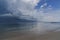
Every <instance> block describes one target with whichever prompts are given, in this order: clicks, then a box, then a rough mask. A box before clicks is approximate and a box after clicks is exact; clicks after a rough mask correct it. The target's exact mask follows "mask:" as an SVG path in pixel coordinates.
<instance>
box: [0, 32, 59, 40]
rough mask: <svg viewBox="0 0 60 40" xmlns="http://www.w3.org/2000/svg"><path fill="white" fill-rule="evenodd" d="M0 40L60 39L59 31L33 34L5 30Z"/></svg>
mask: <svg viewBox="0 0 60 40" xmlns="http://www.w3.org/2000/svg"><path fill="white" fill-rule="evenodd" d="M0 40H60V31H58V32H47V33H45V34H35V33H30V32H7V33H4V34H3V36H0Z"/></svg>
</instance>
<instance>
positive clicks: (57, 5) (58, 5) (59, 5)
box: [37, 0, 60, 9]
mask: <svg viewBox="0 0 60 40" xmlns="http://www.w3.org/2000/svg"><path fill="white" fill-rule="evenodd" d="M45 2H46V3H47V4H48V5H51V6H52V7H53V8H54V9H60V0H46V1H45V0H41V1H40V2H39V3H38V6H37V8H39V7H40V6H41V5H43V4H44V3H45Z"/></svg>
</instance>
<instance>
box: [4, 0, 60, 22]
mask: <svg viewBox="0 0 60 40" xmlns="http://www.w3.org/2000/svg"><path fill="white" fill-rule="evenodd" d="M5 1H6V3H7V5H8V7H7V8H6V9H7V10H8V11H10V12H11V13H12V14H13V15H15V16H18V17H22V18H28V19H29V18H36V19H37V20H38V21H46V22H60V16H59V15H60V14H59V13H60V12H59V11H60V10H53V7H52V6H51V5H48V3H47V2H45V3H44V4H43V5H41V6H40V9H39V10H38V9H35V7H36V6H37V5H38V3H39V2H41V0H5ZM4 15H5V14H4ZM9 15H10V14H9ZM23 15H24V16H23Z"/></svg>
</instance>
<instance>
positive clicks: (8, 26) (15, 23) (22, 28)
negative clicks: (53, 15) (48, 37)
mask: <svg viewBox="0 0 60 40" xmlns="http://www.w3.org/2000/svg"><path fill="white" fill-rule="evenodd" d="M0 19H1V20H0V40H10V39H9V38H14V37H17V36H20V38H21V37H22V36H26V35H29V36H30V35H32V34H35V35H37V34H39V35H40V34H41V35H42V34H45V33H48V32H56V31H60V22H37V21H34V22H33V21H31V20H25V19H18V18H15V17H0ZM22 20H23V21H22ZM11 40H13V39H11Z"/></svg>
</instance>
